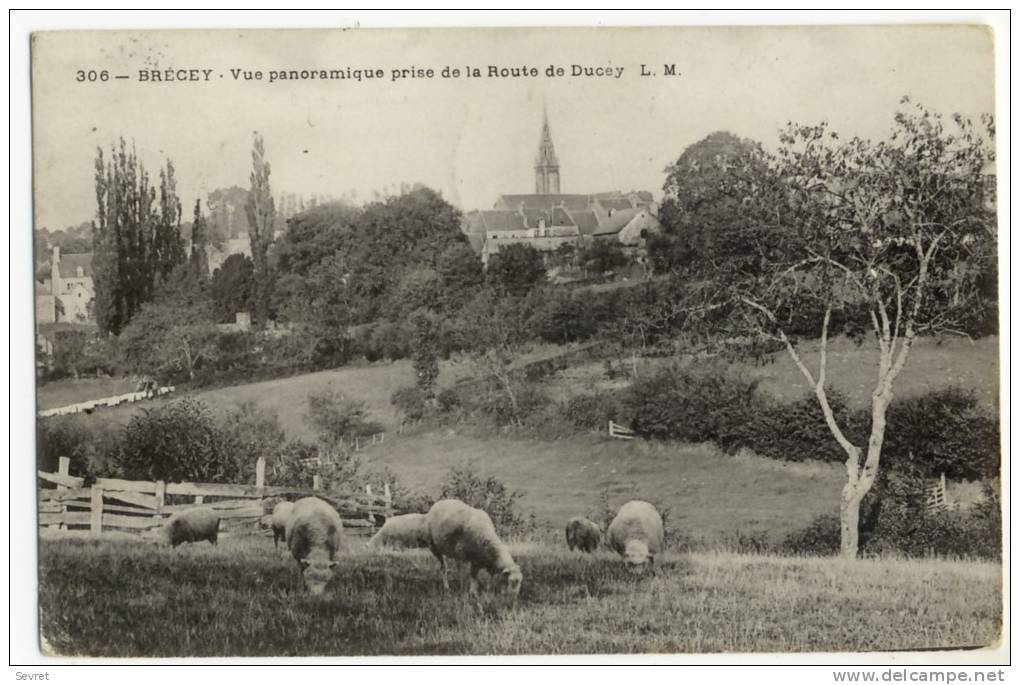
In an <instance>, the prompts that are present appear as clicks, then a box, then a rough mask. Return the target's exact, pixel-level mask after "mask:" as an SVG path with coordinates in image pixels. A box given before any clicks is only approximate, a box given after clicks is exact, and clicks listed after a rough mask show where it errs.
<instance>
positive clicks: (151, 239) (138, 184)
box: [92, 138, 184, 335]
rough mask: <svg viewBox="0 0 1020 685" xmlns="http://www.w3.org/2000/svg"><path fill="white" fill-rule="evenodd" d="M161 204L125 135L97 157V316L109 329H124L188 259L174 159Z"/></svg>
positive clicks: (164, 171) (94, 260)
mask: <svg viewBox="0 0 1020 685" xmlns="http://www.w3.org/2000/svg"><path fill="white" fill-rule="evenodd" d="M160 177H161V183H160V206H159V210H158V211H157V209H156V191H155V189H154V188H153V187H152V186H151V185H150V182H149V175H148V173H147V172H146V171H145V166H144V165H143V164H142V163H141V162H140V161H139V160H138V157H137V154H136V153H135V151H134V149H132V150H131V151H130V152H129V151H128V149H127V144H126V143H125V142H124V139H123V138H121V139H120V144H119V146H118V147H115V148H113V149H112V150H111V152H110V158H109V160H107V159H106V157H105V156H104V154H103V150H102V149H101V148H100V149H98V150H97V155H96V160H95V187H96V203H97V212H96V220H95V222H93V227H92V252H93V258H92V271H93V283H94V288H95V293H96V296H95V316H96V323H97V324H98V326H99V330H100V331H101V332H103V333H113V334H114V335H116V334H118V333H120V331H121V329H123V328H124V326H125V325H127V323H128V322H129V321H130V320H131V318H132V316H134V314H135V312H137V311H138V309H139V307H140V306H141V305H142V304H143V303H145V302H148V301H149V300H150V299H151V298H152V296H153V294H154V292H155V289H156V284H157V281H158V280H160V279H165V278H166V277H167V276H169V274H170V273H171V272H172V271H173V269H174V267H175V266H176V265H177V264H180V263H181V262H182V261H183V259H184V253H183V243H182V241H181V238H180V201H179V200H178V199H177V195H176V181H175V179H174V176H173V164H172V163H171V162H170V161H169V160H168V161H167V162H166V166H165V167H164V168H163V169H161V172H160Z"/></svg>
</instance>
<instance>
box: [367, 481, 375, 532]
mask: <svg viewBox="0 0 1020 685" xmlns="http://www.w3.org/2000/svg"><path fill="white" fill-rule="evenodd" d="M365 494H366V495H368V497H369V499H368V506H372V505H373V504H374V503H375V500H373V499H372V486H371V485H368V484H367V483H366V484H365ZM365 518H366V519H367V520H368V522H369V523H371V524H372V525H373V526H374V525H375V516H372V513H371V512H369V513H368V515H366V516H365Z"/></svg>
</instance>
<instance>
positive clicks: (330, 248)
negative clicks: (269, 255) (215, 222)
mask: <svg viewBox="0 0 1020 685" xmlns="http://www.w3.org/2000/svg"><path fill="white" fill-rule="evenodd" d="M360 216H361V210H360V209H358V208H357V207H352V206H351V205H349V204H347V203H345V202H330V203H327V204H324V205H317V206H315V207H312V208H311V209H307V210H305V211H303V212H301V213H300V214H296V215H295V216H292V217H291V218H290V219H288V220H287V231H286V232H285V233H284V234H283V235H282V236H280V239H279V240H277V241H276V244H275V246H274V248H273V250H274V255H275V259H276V270H277V271H278V272H279V273H283V274H297V275H299V276H307V275H308V274H309V272H311V270H312V269H313V268H315V266H317V265H318V264H319V262H321V261H322V260H324V259H327V258H329V257H332V256H333V255H334V254H336V253H337V252H346V251H347V250H349V249H350V247H351V245H350V243H351V234H352V232H353V231H354V227H355V225H356V224H357V221H358V218H359V217H360Z"/></svg>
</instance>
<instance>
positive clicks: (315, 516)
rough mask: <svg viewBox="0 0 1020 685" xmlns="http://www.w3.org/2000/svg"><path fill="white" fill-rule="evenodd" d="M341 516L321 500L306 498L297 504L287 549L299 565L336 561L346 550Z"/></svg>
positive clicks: (291, 516)
mask: <svg viewBox="0 0 1020 685" xmlns="http://www.w3.org/2000/svg"><path fill="white" fill-rule="evenodd" d="M343 527H344V524H343V522H342V521H341V520H340V514H338V513H336V510H335V509H334V508H333V507H331V506H330V505H329V504H327V503H326V502H324V501H322V500H321V499H319V498H318V497H305V498H303V499H299V500H298V501H297V502H295V503H294V509H293V511H292V512H291V515H290V518H289V519H288V520H287V529H286V537H287V547H288V549H290V553H291V554H293V555H294V558H295V559H296V560H298V561H301V560H303V559H312V560H314V561H332V560H333V559H335V558H336V554H337V551H338V550H339V549H340V548H341V547H342V546H343Z"/></svg>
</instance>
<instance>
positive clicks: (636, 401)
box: [17, 24, 1008, 680]
mask: <svg viewBox="0 0 1020 685" xmlns="http://www.w3.org/2000/svg"><path fill="white" fill-rule="evenodd" d="M995 40H996V36H995V35H993V32H992V30H991V29H990V28H989V27H986V26H977V25H909V24H901V25H889V26H802V27H777V26H773V27H712V28H708V27H697V28H696V27H686V28H684V27H646V28H622V27H615V28H484V29H483V28H479V29H352V30H339V29H337V30H320V29H306V30H296V29H295V30H153V31H126V30H118V31H43V32H38V33H35V34H33V35H32V37H31V88H32V102H31V104H32V156H33V160H32V163H33V170H32V182H33V183H32V185H33V198H34V207H33V209H34V225H33V238H34V301H35V305H34V312H35V320H34V338H35V346H36V357H35V373H36V401H37V408H36V409H37V424H36V427H37V455H36V457H37V474H36V475H37V478H36V483H35V490H34V492H35V494H36V497H37V510H38V516H37V520H36V521H34V522H30V521H27V520H26V521H23V522H21V523H17V525H23V526H33V529H35V528H37V530H38V553H39V586H38V609H39V645H40V650H41V652H42V653H43V654H44V655H48V656H57V657H103V658H106V657H149V658H151V657H171V658H184V657H295V656H297V657H308V656H315V657H364V656H406V655H415V656H464V655H488V656H504V657H505V656H510V655H535V656H548V655H596V654H598V655H622V654H628V655H633V654H646V655H647V654H655V655H670V656H675V655H690V654H700V655H704V654H718V653H724V654H744V655H747V654H751V655H756V654H759V655H765V654H770V655H774V654H776V653H780V654H804V653H817V652H820V653H837V654H839V655H847V654H859V653H869V654H874V653H885V652H919V651H924V652H927V653H938V652H940V651H944V652H946V653H947V654H949V655H950V656H949V657H948V658H950V659H951V658H954V657H953V655H954V654H957V655H963V656H960V658H961V659H963V658H965V659H966V660H967V661H968V662H977V663H982V662H983V663H991V661H990V660H991V659H992V657H993V655H994V654H995V652H994V651H993V650H995V649H999V648H1001V645H1002V642H1001V641H1002V639H1003V629H1004V628H1003V627H1004V621H1005V619H1004V610H1003V593H1004V589H1003V583H1004V582H1005V579H1004V577H1003V539H1002V509H1003V507H1002V498H1003V492H1004V491H1006V490H1008V483H1006V482H1004V479H1003V474H1002V468H1001V464H1002V460H1003V458H1004V455H1002V454H1001V453H1000V452H1001V451H1000V434H1001V430H1002V426H1001V424H1000V387H999V364H1000V357H999V355H1000V352H999V260H998V254H999V253H998V239H999V228H998V224H997V196H996V188H997V185H998V177H999V174H998V173H997V162H996V146H997V139H996V122H995V119H994V116H993V115H994V113H995V107H996V99H995V96H996V93H995V82H994V74H995V63H994V45H995ZM962 650H967V651H962ZM839 658H843V657H839ZM932 658H934V657H932ZM992 679H993V680H994V678H992Z"/></svg>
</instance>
